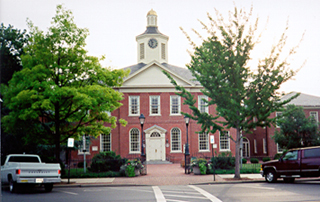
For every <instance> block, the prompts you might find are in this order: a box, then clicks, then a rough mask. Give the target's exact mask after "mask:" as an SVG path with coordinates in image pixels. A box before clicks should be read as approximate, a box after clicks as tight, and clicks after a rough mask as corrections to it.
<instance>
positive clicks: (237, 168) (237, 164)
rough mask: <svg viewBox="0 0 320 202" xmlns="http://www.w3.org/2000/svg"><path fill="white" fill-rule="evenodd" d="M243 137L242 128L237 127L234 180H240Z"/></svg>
mask: <svg viewBox="0 0 320 202" xmlns="http://www.w3.org/2000/svg"><path fill="white" fill-rule="evenodd" d="M240 140H241V137H240V128H239V127H237V137H236V159H235V169H234V171H235V173H234V178H235V179H240V143H241V141H240Z"/></svg>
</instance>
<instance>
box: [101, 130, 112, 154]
mask: <svg viewBox="0 0 320 202" xmlns="http://www.w3.org/2000/svg"><path fill="white" fill-rule="evenodd" d="M103 135H106V134H100V152H104V151H105V150H104V149H103V143H104V142H103V140H104V139H103ZM108 135H110V151H112V134H111V133H109V134H108Z"/></svg>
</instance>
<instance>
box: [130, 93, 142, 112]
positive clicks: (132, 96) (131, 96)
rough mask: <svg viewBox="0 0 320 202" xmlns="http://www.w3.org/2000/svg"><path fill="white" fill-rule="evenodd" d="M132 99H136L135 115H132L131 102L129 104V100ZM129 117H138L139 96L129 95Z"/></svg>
mask: <svg viewBox="0 0 320 202" xmlns="http://www.w3.org/2000/svg"><path fill="white" fill-rule="evenodd" d="M132 98H137V108H138V109H137V113H136V114H132V110H131V107H132V102H131V99H132ZM128 102H129V107H128V109H129V116H140V96H139V95H130V96H129V100H128Z"/></svg>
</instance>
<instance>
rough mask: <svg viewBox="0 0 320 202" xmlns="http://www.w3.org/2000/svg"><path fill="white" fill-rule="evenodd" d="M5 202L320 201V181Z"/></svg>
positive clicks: (60, 192)
mask: <svg viewBox="0 0 320 202" xmlns="http://www.w3.org/2000/svg"><path fill="white" fill-rule="evenodd" d="M2 201H3V202H31V201H32V202H37V201H41V202H54V201H55V202H56V201H59V202H64V201H66V202H87V201H90V202H110V201H114V202H120V201H121V202H126V201H130V202H138V201H139V202H141V201H148V202H152V201H154V202H160V201H168V202H170V201H171V202H187V201H188V202H206V201H215V202H220V201H223V202H228V201H232V202H235V201H239V202H242V201H243V202H244V201H245V202H251V201H252V202H256V201H259V202H263V201H268V202H269V201H282V202H284V201H290V202H296V201H308V202H315V201H320V181H319V180H318V181H298V182H296V183H293V184H286V183H283V182H281V181H280V182H279V183H274V184H269V183H233V184H213V185H181V186H100V187H74V188H71V187H55V188H54V189H53V191H52V192H50V193H46V192H44V190H43V189H32V190H28V191H24V192H22V193H14V194H11V193H10V192H9V190H8V189H7V188H6V189H3V190H2Z"/></svg>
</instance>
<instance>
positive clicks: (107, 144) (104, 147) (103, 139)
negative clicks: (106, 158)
mask: <svg viewBox="0 0 320 202" xmlns="http://www.w3.org/2000/svg"><path fill="white" fill-rule="evenodd" d="M100 151H111V134H101V135H100Z"/></svg>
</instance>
